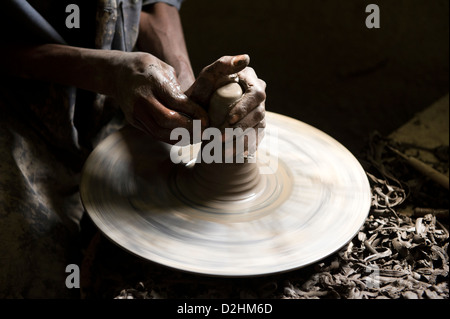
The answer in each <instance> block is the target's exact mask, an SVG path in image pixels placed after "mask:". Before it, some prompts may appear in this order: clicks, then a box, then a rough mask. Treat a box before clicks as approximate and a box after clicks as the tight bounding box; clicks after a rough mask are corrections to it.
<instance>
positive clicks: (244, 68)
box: [186, 54, 266, 155]
mask: <svg viewBox="0 0 450 319" xmlns="http://www.w3.org/2000/svg"><path fill="white" fill-rule="evenodd" d="M249 62H250V58H249V56H248V55H245V54H244V55H237V56H223V57H222V58H220V59H219V60H217V61H215V62H214V63H212V64H211V65H209V66H207V67H205V68H204V69H203V70H202V71H201V72H200V74H199V76H198V77H197V79H196V80H195V82H194V84H193V85H192V86H191V87H190V88H189V89H188V90H187V91H186V95H187V96H188V97H189V98H190V99H192V100H193V101H195V102H196V103H197V104H199V105H201V106H203V107H204V108H205V109H208V106H209V103H210V100H211V97H212V95H213V94H214V92H215V91H216V90H217V89H218V88H220V87H222V86H224V85H225V84H228V83H231V82H237V83H239V84H240V86H241V87H242V89H243V95H242V97H241V98H240V99H238V100H237V101H236V102H235V103H233V105H232V106H231V108H230V110H229V112H228V114H227V115H226V117H225V119H224V121H223V122H222V123H221V124H220V125H218V128H219V129H221V131H222V133H224V130H225V128H232V129H236V128H240V129H242V131H245V130H246V129H248V128H253V129H255V133H256V135H255V138H254V139H253V140H247V142H246V146H247V147H246V149H245V155H247V154H248V153H250V154H251V153H254V152H255V151H256V149H257V146H258V144H259V143H260V141H261V139H262V138H263V136H264V134H263V132H264V131H263V129H264V128H265V125H266V123H265V100H266V93H265V89H266V83H265V82H264V81H263V80H261V79H259V78H258V76H257V75H256V73H255V71H254V69H253V68H251V67H248V65H249ZM225 138H226V136H225V135H224V134H223V135H222V139H223V141H224V142H230V141H226V140H225Z"/></svg>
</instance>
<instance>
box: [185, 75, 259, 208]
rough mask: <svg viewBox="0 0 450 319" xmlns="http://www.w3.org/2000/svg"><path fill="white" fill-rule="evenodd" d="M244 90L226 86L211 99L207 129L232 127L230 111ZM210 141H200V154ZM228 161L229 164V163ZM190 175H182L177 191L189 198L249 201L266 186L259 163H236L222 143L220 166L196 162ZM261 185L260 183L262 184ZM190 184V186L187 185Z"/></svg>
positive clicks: (247, 160) (237, 85) (218, 90)
mask: <svg viewBox="0 0 450 319" xmlns="http://www.w3.org/2000/svg"><path fill="white" fill-rule="evenodd" d="M242 94H243V91H242V88H241V86H240V85H239V84H238V83H235V82H233V83H229V84H226V85H224V86H222V87H221V88H219V89H217V91H216V92H215V93H214V94H213V96H212V97H211V102H210V106H209V108H208V116H209V119H210V126H211V127H216V128H223V129H225V128H231V126H229V125H226V123H227V118H228V115H229V113H230V110H231V108H232V107H233V106H234V105H235V103H236V102H237V101H238V100H239V99H240V98H241V97H242ZM208 143H210V141H203V142H202V145H201V148H200V152H203V149H204V147H205V146H206V145H207V144H208ZM227 161H232V163H229V162H227ZM190 175H191V176H183V179H182V180H181V179H180V180H179V184H180V188H181V189H183V190H184V191H187V193H188V194H189V195H188V196H189V197H190V198H191V199H193V200H195V199H196V198H197V199H198V198H202V199H203V200H205V199H208V198H210V199H215V200H218V199H220V200H226V201H240V200H249V199H251V197H252V196H256V195H257V194H259V193H260V192H261V190H262V189H264V188H265V187H266V183H265V179H261V178H260V174H259V169H258V164H257V162H256V161H252V160H250V161H249V159H248V158H243V163H239V162H237V157H236V156H232V157H230V156H228V158H227V155H226V151H225V145H224V143H223V144H222V160H221V162H220V163H215V162H213V163H205V162H200V163H197V164H196V165H195V166H194V168H193V171H192V172H191V174H190ZM261 182H263V183H262V184H261ZM186 184H189V185H186Z"/></svg>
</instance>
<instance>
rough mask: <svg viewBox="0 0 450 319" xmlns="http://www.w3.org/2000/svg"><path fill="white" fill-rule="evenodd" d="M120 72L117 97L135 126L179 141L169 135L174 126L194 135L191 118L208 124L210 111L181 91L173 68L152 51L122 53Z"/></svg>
mask: <svg viewBox="0 0 450 319" xmlns="http://www.w3.org/2000/svg"><path fill="white" fill-rule="evenodd" d="M118 75H119V76H118V77H117V80H116V93H115V98H116V99H117V100H118V102H119V104H120V106H121V108H122V110H123V112H124V114H125V117H126V119H127V121H128V122H129V123H130V124H132V125H133V126H135V127H137V128H139V129H141V130H143V131H145V132H146V133H148V134H150V135H151V136H153V137H154V138H156V139H158V140H160V141H163V142H167V143H170V144H175V143H177V142H178V141H177V140H171V139H170V133H171V131H172V130H173V129H175V128H186V129H187V130H188V131H189V132H190V134H191V136H193V132H192V127H193V122H192V120H194V119H200V120H201V121H202V128H205V127H206V126H207V123H208V115H207V113H206V112H205V111H204V110H203V109H202V108H201V107H200V106H198V105H197V104H195V103H194V102H193V101H192V100H190V99H189V98H188V97H187V96H186V95H185V94H184V93H183V92H182V90H181V87H180V84H179V83H178V80H177V77H176V74H175V71H174V69H173V68H172V67H171V66H169V65H168V64H166V63H164V62H162V61H161V60H159V59H158V58H156V57H154V56H153V55H150V54H147V53H128V54H126V55H123V56H122V57H121V63H120V71H119V72H118Z"/></svg>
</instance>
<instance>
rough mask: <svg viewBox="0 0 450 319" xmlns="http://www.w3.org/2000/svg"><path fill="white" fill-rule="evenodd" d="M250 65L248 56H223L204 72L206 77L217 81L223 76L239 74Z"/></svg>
mask: <svg viewBox="0 0 450 319" xmlns="http://www.w3.org/2000/svg"><path fill="white" fill-rule="evenodd" d="M249 63H250V57H249V56H248V55H247V54H241V55H235V56H229V55H227V56H223V57H221V58H220V59H218V60H217V61H215V62H214V63H212V64H210V65H208V66H207V67H205V68H204V69H203V71H202V73H204V75H205V76H208V77H209V78H210V79H211V80H213V81H217V80H218V79H220V78H222V77H223V76H227V75H230V74H234V73H238V72H240V71H242V70H244V69H245V68H246V67H247V66H248V65H249Z"/></svg>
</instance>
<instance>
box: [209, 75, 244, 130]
mask: <svg viewBox="0 0 450 319" xmlns="http://www.w3.org/2000/svg"><path fill="white" fill-rule="evenodd" d="M242 93H243V92H242V88H241V86H240V85H239V84H238V83H236V82H233V83H229V84H226V85H224V86H222V87H221V88H219V89H217V90H216V92H214V94H213V96H212V97H211V100H210V103H209V109H208V115H209V121H210V126H212V127H219V126H221V125H222V124H223V123H224V122H225V120H226V117H227V115H228V113H229V111H230V109H231V108H232V107H233V105H234V102H236V101H237V100H239V99H240V98H241V96H242Z"/></svg>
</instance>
